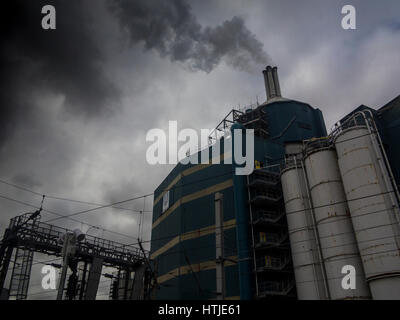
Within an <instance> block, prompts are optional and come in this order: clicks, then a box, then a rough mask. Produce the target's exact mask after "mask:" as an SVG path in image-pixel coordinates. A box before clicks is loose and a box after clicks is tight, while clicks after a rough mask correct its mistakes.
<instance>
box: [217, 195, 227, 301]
mask: <svg viewBox="0 0 400 320" xmlns="http://www.w3.org/2000/svg"><path fill="white" fill-rule="evenodd" d="M223 203H224V196H223V194H222V193H220V192H217V193H216V194H215V258H216V260H215V262H216V264H217V268H216V281H217V286H216V287H217V300H224V299H225V268H224V207H223Z"/></svg>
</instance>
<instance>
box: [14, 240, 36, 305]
mask: <svg viewBox="0 0 400 320" xmlns="http://www.w3.org/2000/svg"><path fill="white" fill-rule="evenodd" d="M32 261H33V251H32V250H30V249H23V248H17V251H16V252H15V259H14V267H13V271H12V275H11V282H10V297H15V299H16V300H25V299H26V297H27V295H28V286H29V279H30V275H31V269H32Z"/></svg>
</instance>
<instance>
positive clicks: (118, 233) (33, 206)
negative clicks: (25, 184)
mask: <svg viewBox="0 0 400 320" xmlns="http://www.w3.org/2000/svg"><path fill="white" fill-rule="evenodd" d="M0 198H2V199H6V200H9V201H12V202H16V203H19V204H22V205H24V206H28V207H31V208H34V209H40V208H39V207H38V206H35V205H33V204H30V203H27V202H24V201H20V200H17V199H14V198H11V197H7V196H4V195H1V194H0ZM42 211H43V212H45V213H49V214H53V215H56V216H59V217H60V218H65V219H69V220H71V221H74V222H77V223H80V224H84V225H86V226H88V227H92V228H97V229H101V230H104V231H106V232H109V233H112V234H116V235H119V236H123V237H126V238H130V239H136V238H134V237H132V236H129V235H126V234H123V233H120V232H117V231H113V230H109V229H106V228H103V227H99V226H96V225H92V224H89V223H87V222H84V221H80V220H76V219H74V218H70V217H67V216H64V215H62V214H59V213H57V212H54V211H51V210H48V209H42ZM44 222H47V221H44Z"/></svg>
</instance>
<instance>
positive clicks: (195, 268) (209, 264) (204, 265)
mask: <svg viewBox="0 0 400 320" xmlns="http://www.w3.org/2000/svg"><path fill="white" fill-rule="evenodd" d="M231 260H233V261H236V260H237V256H230V257H228V258H227V260H226V262H225V264H224V266H225V267H229V266H233V265H235V264H236V263H235V262H233V261H231ZM216 266H217V263H216V262H215V260H209V261H204V262H200V263H194V264H191V265H185V266H181V267H178V268H175V269H173V270H171V271H170V272H167V273H166V274H163V275H162V276H159V277H158V278H157V282H158V283H163V282H165V281H168V280H171V279H173V278H176V277H178V276H183V275H185V274H188V273H191V272H200V271H206V270H212V269H215V268H216Z"/></svg>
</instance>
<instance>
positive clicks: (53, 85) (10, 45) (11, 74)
mask: <svg viewBox="0 0 400 320" xmlns="http://www.w3.org/2000/svg"><path fill="white" fill-rule="evenodd" d="M46 4H51V5H53V6H55V8H56V12H57V14H56V18H57V19H56V21H57V29H56V30H43V29H42V28H41V20H42V17H43V14H42V13H41V9H42V7H43V6H44V5H46ZM87 5H88V3H87V2H82V1H61V0H59V1H58V0H51V1H49V0H47V1H41V0H35V1H31V0H13V1H7V2H5V3H2V10H1V32H2V34H1V42H2V43H1V49H0V50H1V51H0V59H1V62H0V63H1V69H2V73H1V76H0V77H1V78H0V104H1V117H0V146H1V145H2V144H3V143H4V140H6V139H7V138H8V136H9V134H10V133H11V132H12V131H13V130H15V126H16V125H17V123H21V122H23V121H24V120H26V121H27V120H28V119H30V117H32V115H33V114H34V113H35V112H37V110H35V108H34V106H33V105H32V97H31V94H33V93H35V94H38V93H42V94H45V93H52V94H56V95H58V94H60V95H63V96H64V97H65V101H64V106H65V107H66V110H68V111H70V112H72V113H73V114H75V115H83V116H93V115H97V114H103V113H104V112H106V111H111V110H112V108H113V107H114V106H112V104H111V101H113V100H114V98H115V97H116V95H117V93H118V92H117V89H116V88H115V87H114V86H113V85H112V83H110V81H108V79H107V77H106V75H105V74H104V72H103V71H102V63H103V57H102V53H101V51H100V50H99V48H98V47H97V45H96V43H95V42H94V41H93V32H94V30H93V29H92V28H93V24H91V18H90V16H89V15H88V12H90V11H89V10H88V7H87Z"/></svg>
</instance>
